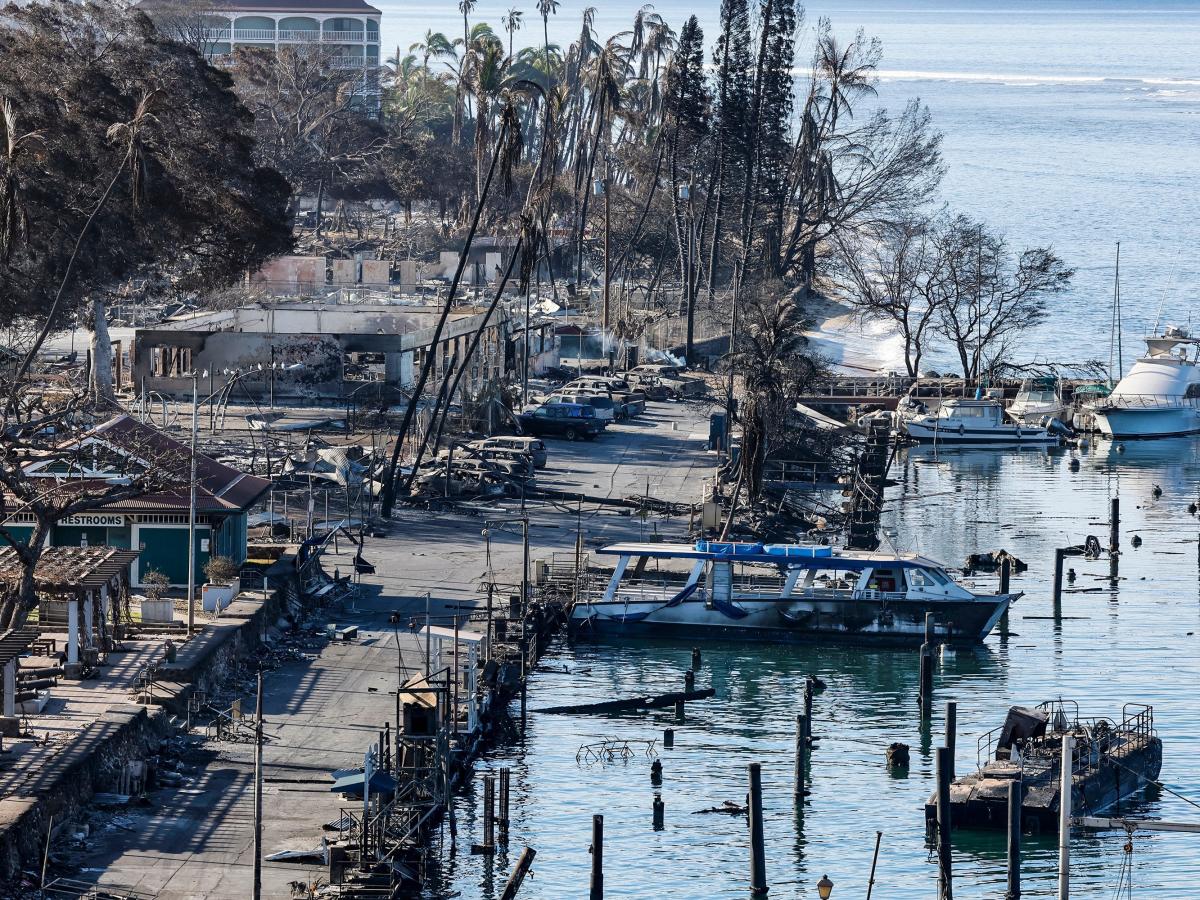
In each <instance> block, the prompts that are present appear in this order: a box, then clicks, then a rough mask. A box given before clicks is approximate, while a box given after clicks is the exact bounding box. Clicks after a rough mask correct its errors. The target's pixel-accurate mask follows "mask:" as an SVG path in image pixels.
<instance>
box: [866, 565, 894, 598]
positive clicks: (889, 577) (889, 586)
mask: <svg viewBox="0 0 1200 900" xmlns="http://www.w3.org/2000/svg"><path fill="white" fill-rule="evenodd" d="M899 574H900V573H899V570H897V569H876V570H875V571H874V572H872V573H871V577H870V579H869V580H868V581H867V590H870V591H883V592H884V593H888V594H894V593H895V592H896V591H897V590H899V587H898V584H899Z"/></svg>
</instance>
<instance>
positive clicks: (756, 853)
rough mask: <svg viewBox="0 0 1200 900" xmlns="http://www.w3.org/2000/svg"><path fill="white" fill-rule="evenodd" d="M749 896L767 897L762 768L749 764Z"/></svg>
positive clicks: (755, 764) (756, 764)
mask: <svg viewBox="0 0 1200 900" xmlns="http://www.w3.org/2000/svg"><path fill="white" fill-rule="evenodd" d="M749 770H750V896H752V897H765V896H767V891H768V890H769V888H768V887H767V851H766V847H765V845H764V844H763V814H762V766H761V765H759V764H758V763H750V765H749Z"/></svg>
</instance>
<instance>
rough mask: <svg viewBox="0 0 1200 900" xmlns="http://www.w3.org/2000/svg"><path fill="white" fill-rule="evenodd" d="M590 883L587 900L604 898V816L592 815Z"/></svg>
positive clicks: (602, 899) (601, 899)
mask: <svg viewBox="0 0 1200 900" xmlns="http://www.w3.org/2000/svg"><path fill="white" fill-rule="evenodd" d="M591 850H592V883H591V891H590V893H589V895H588V900H604V816H592V848H591Z"/></svg>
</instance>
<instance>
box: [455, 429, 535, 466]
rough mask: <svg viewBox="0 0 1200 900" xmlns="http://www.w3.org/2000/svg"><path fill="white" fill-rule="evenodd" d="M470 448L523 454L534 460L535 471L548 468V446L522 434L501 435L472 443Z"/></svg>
mask: <svg viewBox="0 0 1200 900" xmlns="http://www.w3.org/2000/svg"><path fill="white" fill-rule="evenodd" d="M469 446H471V447H474V448H476V449H478V450H507V451H509V452H512V453H522V454H524V455H526V456H528V457H529V458H530V459H531V460H533V467H534V468H535V469H544V468H546V462H547V453H546V445H545V444H544V443H542V442H541V441H540V440H538V439H537V438H535V437H527V436H525V435H520V434H515V435H501V436H498V437H490V438H483V439H482V440H479V441H472V442H471V443H470V445H469Z"/></svg>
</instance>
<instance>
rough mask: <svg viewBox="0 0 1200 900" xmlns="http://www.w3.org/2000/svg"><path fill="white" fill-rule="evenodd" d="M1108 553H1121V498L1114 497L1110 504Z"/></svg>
mask: <svg viewBox="0 0 1200 900" xmlns="http://www.w3.org/2000/svg"><path fill="white" fill-rule="evenodd" d="M1108 552H1109V553H1120V552H1121V498H1120V497H1113V498H1112V500H1111V501H1110V502H1109V514H1108Z"/></svg>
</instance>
